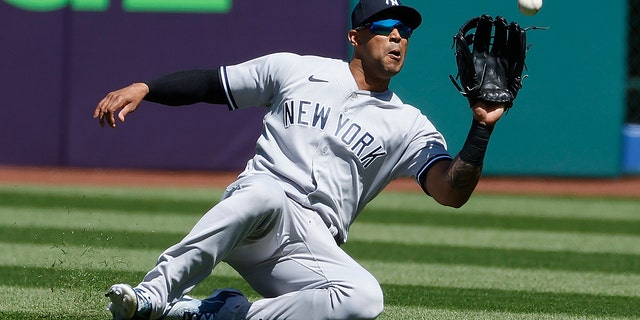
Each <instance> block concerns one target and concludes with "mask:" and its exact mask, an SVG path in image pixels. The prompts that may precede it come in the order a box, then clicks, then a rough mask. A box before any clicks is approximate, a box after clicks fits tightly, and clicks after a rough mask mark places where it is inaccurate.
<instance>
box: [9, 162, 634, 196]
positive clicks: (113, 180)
mask: <svg viewBox="0 0 640 320" xmlns="http://www.w3.org/2000/svg"><path fill="white" fill-rule="evenodd" d="M236 175H237V173H235V172H234V173H231V172H211V171H154V170H126V169H97V168H55V167H22V166H0V184H4V185H72V186H136V187H158V186H160V187H193V188H224V187H225V186H227V185H228V184H229V183H231V182H232V181H233V180H234V179H235V177H236ZM386 190H397V191H413V192H421V191H420V188H419V187H418V186H417V184H416V183H415V182H413V180H411V179H401V180H398V181H395V182H393V183H392V184H391V185H389V187H387V189H386ZM476 193H485V194H487V193H489V194H532V195H567V196H606V197H623V198H634V199H640V176H635V177H621V178H611V179H609V178H607V179H605V178H602V179H596V178H589V179H578V178H571V179H567V178H539V177H536V178H534V177H483V178H482V179H481V181H480V183H479V184H478V187H477V189H476Z"/></svg>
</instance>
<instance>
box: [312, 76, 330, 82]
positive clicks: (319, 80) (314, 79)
mask: <svg viewBox="0 0 640 320" xmlns="http://www.w3.org/2000/svg"><path fill="white" fill-rule="evenodd" d="M309 81H310V82H329V81H327V80H323V79H318V78H316V77H314V76H313V75H310V76H309Z"/></svg>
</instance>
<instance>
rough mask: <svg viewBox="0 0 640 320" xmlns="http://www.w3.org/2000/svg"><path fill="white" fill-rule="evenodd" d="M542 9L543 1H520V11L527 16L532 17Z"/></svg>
mask: <svg viewBox="0 0 640 320" xmlns="http://www.w3.org/2000/svg"><path fill="white" fill-rule="evenodd" d="M540 8H542V0H518V10H520V12H522V14H524V15H525V16H532V15H534V14H536V13H538V11H540Z"/></svg>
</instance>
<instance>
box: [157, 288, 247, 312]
mask: <svg viewBox="0 0 640 320" xmlns="http://www.w3.org/2000/svg"><path fill="white" fill-rule="evenodd" d="M250 305H251V303H249V301H247V298H246V297H245V296H244V295H242V293H241V292H240V291H239V290H237V289H233V288H227V289H218V290H216V291H214V292H213V293H212V294H211V296H209V297H208V298H207V299H204V300H198V299H194V298H192V297H189V296H184V297H183V298H182V299H180V301H178V302H176V304H174V305H173V306H172V307H171V309H170V310H169V313H168V314H167V315H166V316H165V317H164V318H163V319H165V320H214V319H216V318H217V317H219V316H222V318H224V319H244V318H245V316H246V313H247V311H248V310H249V306H250Z"/></svg>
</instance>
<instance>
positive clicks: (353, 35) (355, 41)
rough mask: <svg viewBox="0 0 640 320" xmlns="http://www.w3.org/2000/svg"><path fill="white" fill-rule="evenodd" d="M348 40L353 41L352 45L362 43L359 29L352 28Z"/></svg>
mask: <svg viewBox="0 0 640 320" xmlns="http://www.w3.org/2000/svg"><path fill="white" fill-rule="evenodd" d="M347 40H349V43H351V45H352V46H354V47H355V46H357V45H358V44H359V43H360V37H359V33H358V31H356V30H354V29H351V30H349V33H347Z"/></svg>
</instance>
